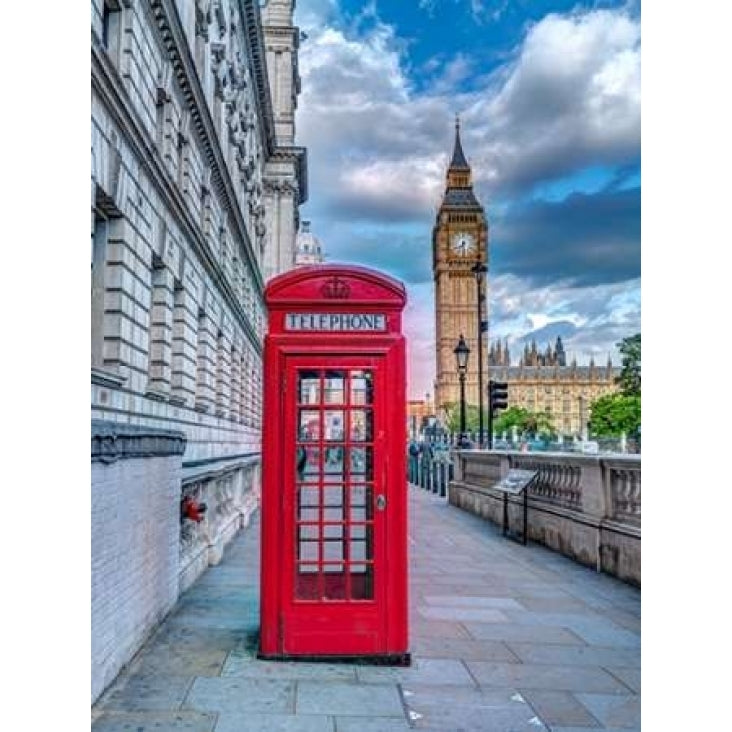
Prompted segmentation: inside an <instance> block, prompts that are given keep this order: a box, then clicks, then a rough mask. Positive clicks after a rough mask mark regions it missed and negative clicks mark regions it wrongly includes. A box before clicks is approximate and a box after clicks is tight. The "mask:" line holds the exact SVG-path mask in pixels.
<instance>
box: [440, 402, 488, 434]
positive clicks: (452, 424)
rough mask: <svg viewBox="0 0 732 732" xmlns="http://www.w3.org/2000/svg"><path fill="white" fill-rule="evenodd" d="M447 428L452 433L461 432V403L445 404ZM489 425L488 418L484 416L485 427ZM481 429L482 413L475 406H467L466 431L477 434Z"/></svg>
mask: <svg viewBox="0 0 732 732" xmlns="http://www.w3.org/2000/svg"><path fill="white" fill-rule="evenodd" d="M445 418H446V425H445V426H446V427H447V429H448V430H449V431H450V432H460V403H459V402H450V403H449V404H445ZM487 424H488V418H487V416H486V415H485V412H484V414H483V426H484V429H485V425H487ZM479 427H480V412H479V411H478V407H477V406H476V405H475V404H466V405H465V430H466V431H467V432H476V431H477V430H478V429H479Z"/></svg>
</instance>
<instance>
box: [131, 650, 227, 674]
mask: <svg viewBox="0 0 732 732" xmlns="http://www.w3.org/2000/svg"><path fill="white" fill-rule="evenodd" d="M227 655H228V654H227V652H226V651H225V650H222V649H219V648H209V647H206V646H203V647H191V646H186V645H164V644H157V645H153V646H151V647H150V648H149V649H147V650H145V651H144V652H143V653H141V654H139V655H138V656H137V657H136V658H135V659H134V661H133V662H132V664H131V665H130V670H131V671H132V672H133V673H135V674H137V675H139V676H150V675H153V674H160V675H163V676H218V675H219V674H220V673H221V669H222V667H223V665H224V661H225V660H226V657H227Z"/></svg>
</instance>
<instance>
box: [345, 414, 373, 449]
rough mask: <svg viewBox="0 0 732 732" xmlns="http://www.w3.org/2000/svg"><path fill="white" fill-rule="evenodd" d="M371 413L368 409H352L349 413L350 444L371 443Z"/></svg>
mask: <svg viewBox="0 0 732 732" xmlns="http://www.w3.org/2000/svg"><path fill="white" fill-rule="evenodd" d="M372 415H373V412H372V411H371V410H370V409H352V410H351V412H350V420H351V425H350V438H351V442H371V440H372V439H373V437H372V433H373V428H372V422H373V416H372Z"/></svg>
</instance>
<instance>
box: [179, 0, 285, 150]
mask: <svg viewBox="0 0 732 732" xmlns="http://www.w3.org/2000/svg"><path fill="white" fill-rule="evenodd" d="M167 1H168V2H170V0H167ZM238 4H239V13H240V14H241V17H242V19H243V20H244V24H245V28H246V30H245V33H246V37H247V43H246V44H245V45H246V49H247V54H248V57H249V65H250V67H251V69H252V70H253V72H254V73H253V76H254V83H255V84H256V86H257V92H258V93H257V94H256V95H255V96H256V101H257V110H258V112H259V116H260V119H261V120H262V123H263V129H264V130H265V132H266V134H265V136H264V137H265V146H264V147H265V152H266V157H269V156H270V155H272V152H273V150H274V146H275V124H274V109H273V107H272V98H271V96H270V91H269V79H268V77H267V62H266V59H267V51H266V48H265V43H264V33H263V30H262V18H261V15H260V12H259V4H258V3H257V2H255V0H239V2H238Z"/></svg>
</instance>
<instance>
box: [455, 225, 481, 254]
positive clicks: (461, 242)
mask: <svg viewBox="0 0 732 732" xmlns="http://www.w3.org/2000/svg"><path fill="white" fill-rule="evenodd" d="M452 250H453V251H454V252H455V253H457V254H462V255H466V254H472V253H473V252H475V250H476V245H475V237H474V236H473V235H472V234H467V233H465V232H464V231H460V232H458V233H457V234H455V235H454V236H453V237H452Z"/></svg>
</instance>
